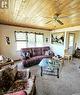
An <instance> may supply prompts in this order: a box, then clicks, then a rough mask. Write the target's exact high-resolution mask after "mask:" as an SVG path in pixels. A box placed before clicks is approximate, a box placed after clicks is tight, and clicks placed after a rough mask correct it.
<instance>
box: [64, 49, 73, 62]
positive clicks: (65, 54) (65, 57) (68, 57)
mask: <svg viewBox="0 0 80 95" xmlns="http://www.w3.org/2000/svg"><path fill="white" fill-rule="evenodd" d="M64 59H68V63H70V61H72V54H70V52H69V49H65V50H64Z"/></svg>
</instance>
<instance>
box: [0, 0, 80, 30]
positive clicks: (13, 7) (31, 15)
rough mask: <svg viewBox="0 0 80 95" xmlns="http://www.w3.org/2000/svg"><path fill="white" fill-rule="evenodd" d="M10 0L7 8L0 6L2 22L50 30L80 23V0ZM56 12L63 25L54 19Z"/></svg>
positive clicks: (0, 19)
mask: <svg viewBox="0 0 80 95" xmlns="http://www.w3.org/2000/svg"><path fill="white" fill-rule="evenodd" d="M8 1H9V2H8V5H9V6H8V8H7V9H1V8H0V23H1V24H8V25H16V26H24V27H32V28H40V29H49V30H52V29H54V27H56V29H59V28H64V27H70V26H78V25H80V0H8ZM56 13H57V14H59V16H58V19H59V20H60V21H61V22H63V25H61V24H60V23H59V22H57V21H56V20H55V19H54V17H55V14H56ZM48 21H50V22H49V23H48Z"/></svg>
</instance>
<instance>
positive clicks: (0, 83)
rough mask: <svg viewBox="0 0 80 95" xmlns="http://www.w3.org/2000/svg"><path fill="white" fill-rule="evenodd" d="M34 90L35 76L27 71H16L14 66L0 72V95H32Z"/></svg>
mask: <svg viewBox="0 0 80 95" xmlns="http://www.w3.org/2000/svg"><path fill="white" fill-rule="evenodd" d="M35 88H36V86H35V76H32V77H31V75H30V71H29V70H21V71H17V67H16V66H14V67H6V68H3V69H1V70H0V95H33V94H34V93H35V90H36V89H35Z"/></svg>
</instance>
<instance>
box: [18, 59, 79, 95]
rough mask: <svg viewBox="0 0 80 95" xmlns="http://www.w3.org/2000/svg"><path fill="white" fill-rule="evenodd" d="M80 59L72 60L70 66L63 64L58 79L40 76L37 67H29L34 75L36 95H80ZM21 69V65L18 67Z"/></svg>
mask: <svg viewBox="0 0 80 95" xmlns="http://www.w3.org/2000/svg"><path fill="white" fill-rule="evenodd" d="M79 65H80V59H73V61H72V62H71V64H68V63H67V60H66V61H65V63H64V66H63V68H62V71H61V73H60V78H57V77H56V76H51V75H43V76H42V77H41V76H40V67H39V66H38V65H36V66H32V67H30V69H31V72H32V74H34V75H36V88H37V94H36V95H80V94H78V93H80V69H79ZM18 67H19V68H20V69H21V68H23V67H22V65H21V63H20V64H19V66H18Z"/></svg>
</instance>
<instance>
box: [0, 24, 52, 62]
mask: <svg viewBox="0 0 80 95" xmlns="http://www.w3.org/2000/svg"><path fill="white" fill-rule="evenodd" d="M14 31H24V32H25V31H27V32H36V33H44V45H48V44H49V42H50V39H49V38H50V37H49V36H50V32H49V31H47V30H39V29H30V28H22V27H15V26H8V25H0V45H1V46H0V51H1V54H2V55H4V56H7V57H11V58H13V59H14V60H18V59H20V58H21V56H20V52H18V51H16V42H15V35H14ZM6 37H9V39H10V44H6ZM46 38H48V42H47V43H46Z"/></svg>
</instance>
